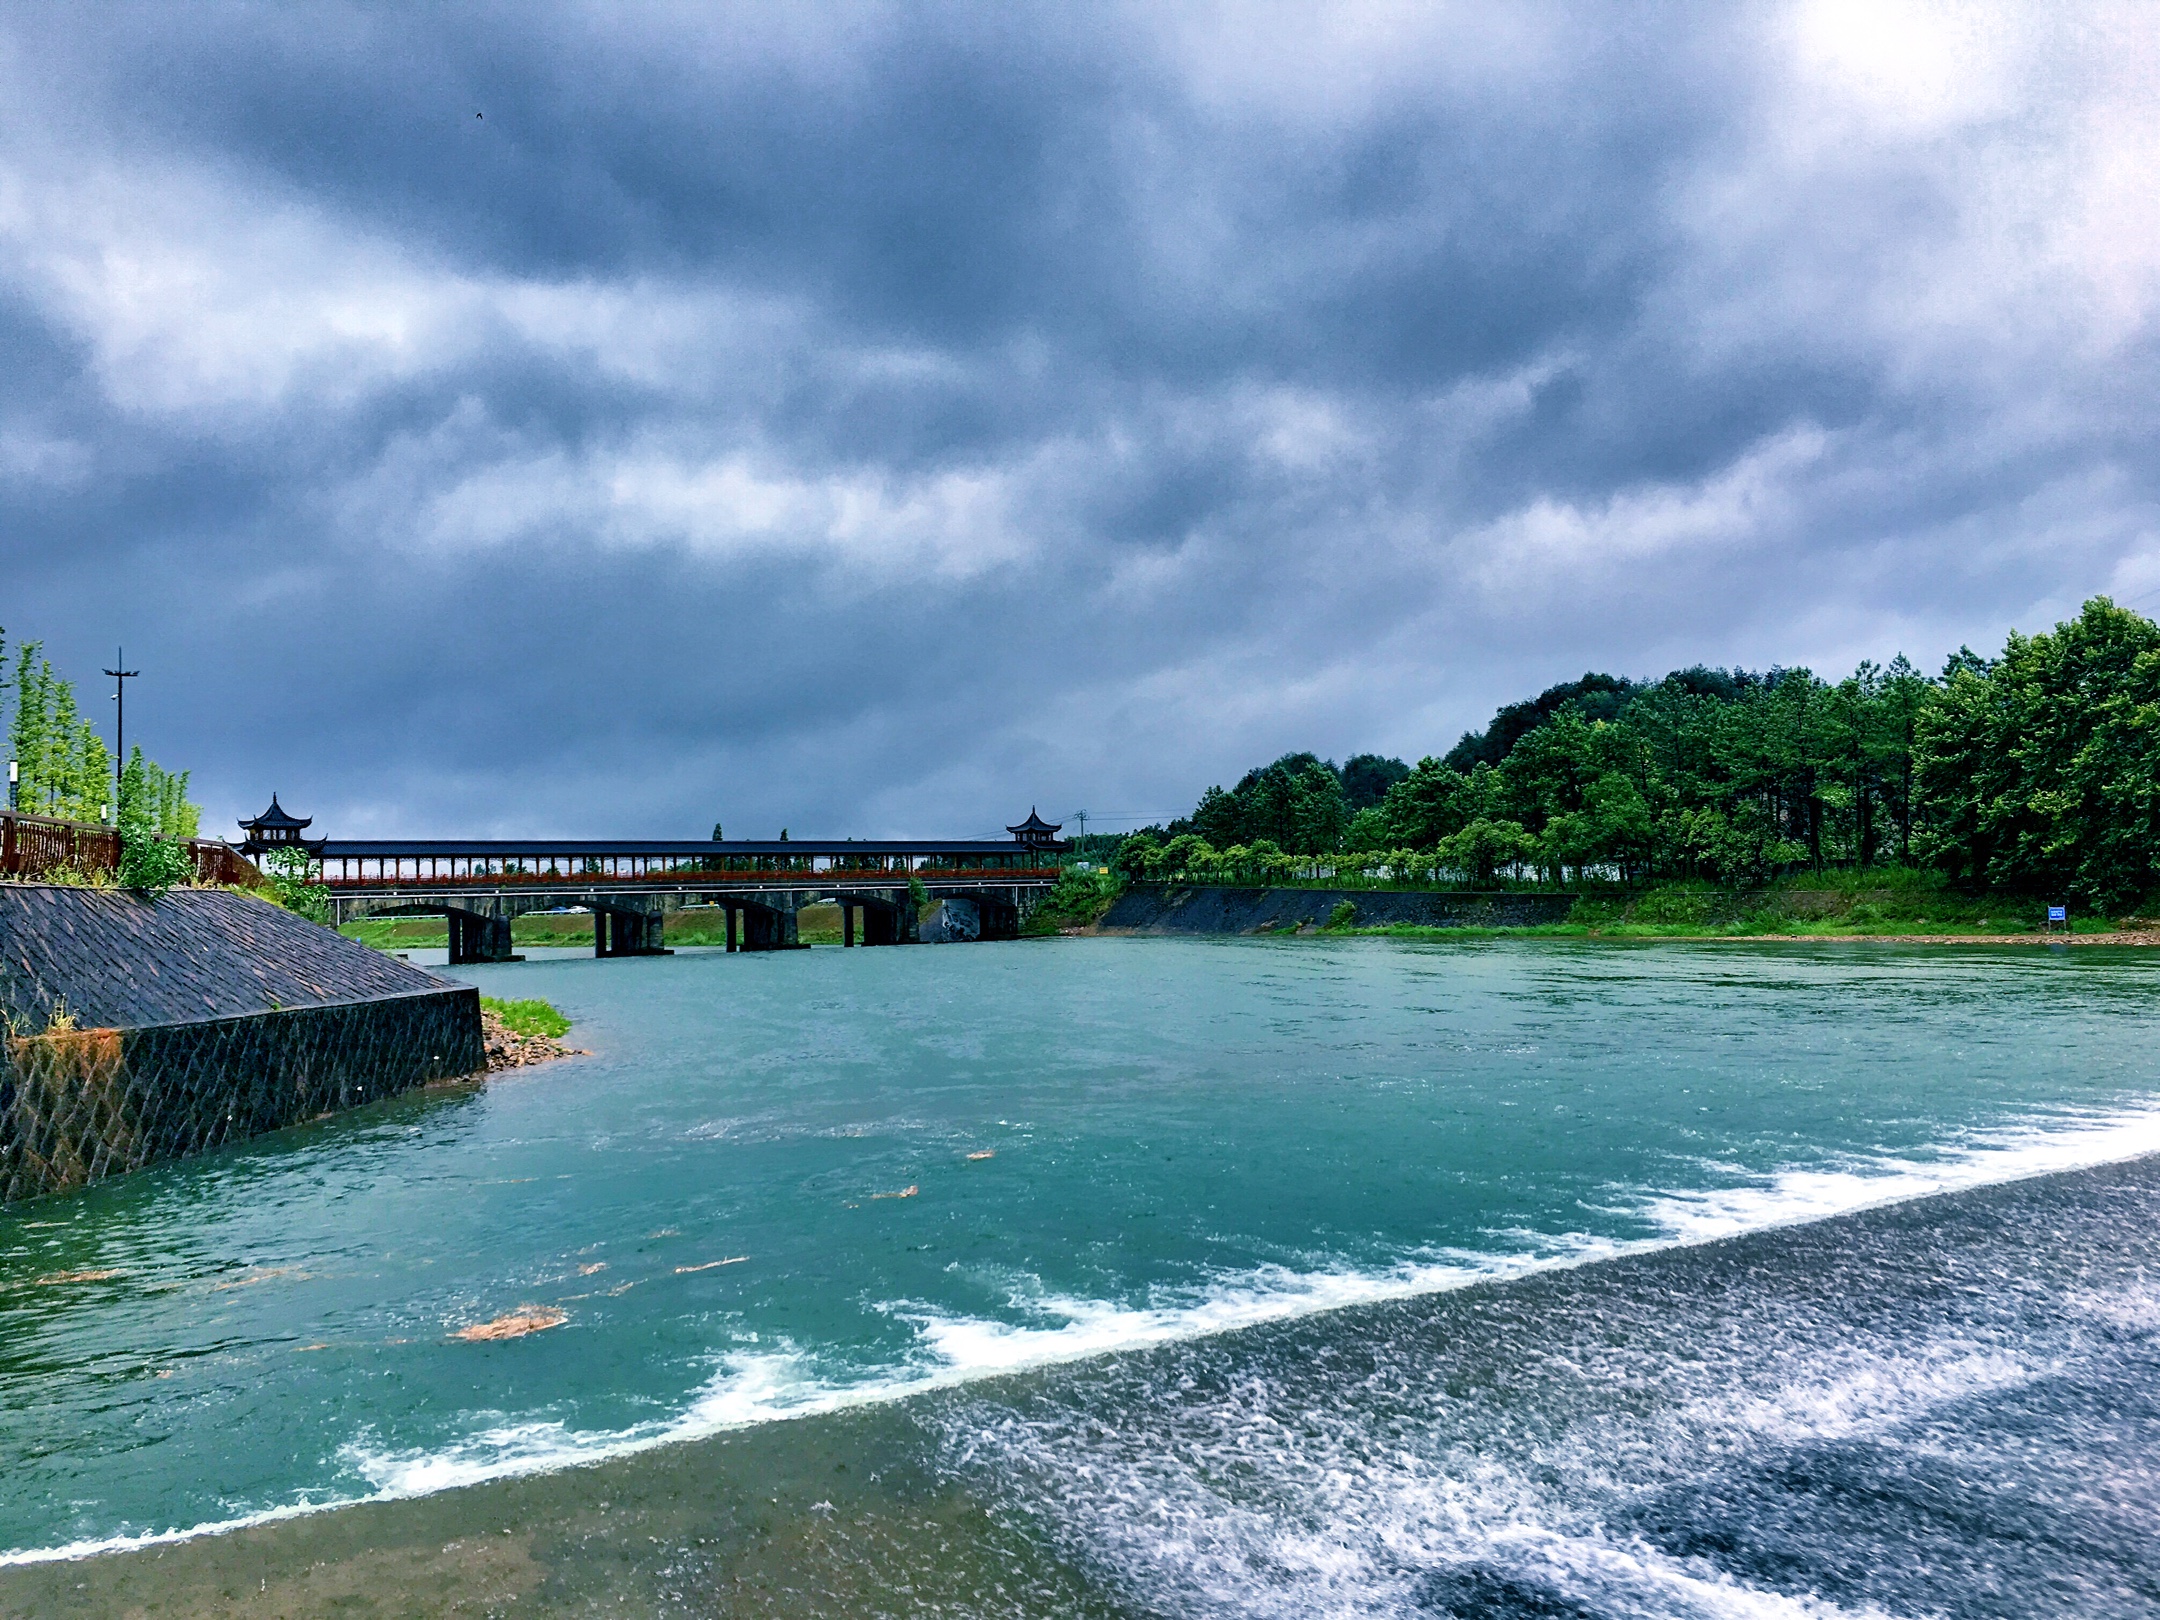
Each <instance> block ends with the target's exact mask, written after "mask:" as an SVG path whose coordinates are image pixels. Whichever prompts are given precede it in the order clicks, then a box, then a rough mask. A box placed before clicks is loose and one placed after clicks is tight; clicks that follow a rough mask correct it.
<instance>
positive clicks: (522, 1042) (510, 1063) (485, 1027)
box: [480, 1007, 591, 1074]
mask: <svg viewBox="0 0 2160 1620" xmlns="http://www.w3.org/2000/svg"><path fill="white" fill-rule="evenodd" d="M480 1040H481V1045H482V1046H483V1047H484V1048H485V1049H486V1051H487V1070H488V1073H490V1074H494V1073H496V1072H498V1071H500V1070H503V1069H524V1068H530V1067H531V1066H532V1065H533V1064H535V1063H552V1062H554V1061H555V1060H556V1059H557V1058H565V1057H589V1056H590V1055H591V1054H590V1053H587V1052H580V1051H579V1050H578V1049H577V1048H576V1047H574V1046H565V1045H563V1043H562V1042H561V1041H558V1040H556V1039H555V1037H554V1036H552V1035H520V1034H519V1033H518V1032H517V1031H516V1030H514V1029H512V1028H511V1027H510V1026H509V1025H508V1024H506V1023H504V1022H503V1019H502V1014H500V1013H498V1012H496V1011H494V1010H493V1009H492V1008H488V1007H482V1008H481V1009H480Z"/></svg>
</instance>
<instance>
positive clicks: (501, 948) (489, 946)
mask: <svg viewBox="0 0 2160 1620" xmlns="http://www.w3.org/2000/svg"><path fill="white" fill-rule="evenodd" d="M443 917H444V920H445V921H447V922H448V923H449V924H450V965H451V966H452V967H467V966H470V965H473V964H475V963H479V962H522V961H524V960H525V958H524V957H522V956H518V955H516V954H514V953H513V952H512V951H511V949H510V919H509V918H508V917H498V916H493V915H490V914H489V913H486V912H479V911H461V910H459V909H458V908H457V907H455V906H452V907H449V908H447V909H446V910H445V911H444V913H443Z"/></svg>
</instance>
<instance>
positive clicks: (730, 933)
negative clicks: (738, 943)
mask: <svg viewBox="0 0 2160 1620" xmlns="http://www.w3.org/2000/svg"><path fill="white" fill-rule="evenodd" d="M720 903H721V905H722V906H723V907H725V908H726V911H727V948H728V949H729V950H731V951H732V950H734V949H735V908H734V907H733V906H731V905H728V903H727V902H726V901H725V900H723V901H721V902H720Z"/></svg>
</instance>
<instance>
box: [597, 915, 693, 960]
mask: <svg viewBox="0 0 2160 1620" xmlns="http://www.w3.org/2000/svg"><path fill="white" fill-rule="evenodd" d="M666 938H667V916H666V913H665V912H662V911H632V910H629V909H628V908H623V909H617V908H614V907H601V906H594V907H593V955H595V956H673V955H674V954H675V953H674V952H673V951H671V950H669V949H668V948H667V946H666V945H665V944H664V943H663V941H664V940H665V939H666Z"/></svg>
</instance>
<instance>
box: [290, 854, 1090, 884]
mask: <svg viewBox="0 0 2160 1620" xmlns="http://www.w3.org/2000/svg"><path fill="white" fill-rule="evenodd" d="M371 858H372V857H371ZM406 858H407V859H408V860H410V859H411V857H410V856H408V857H406ZM1057 875H1058V869H1057V868H1056V867H1054V866H982V867H952V866H925V867H917V868H916V869H915V870H914V871H913V872H903V871H897V870H884V871H880V870H875V869H871V868H864V867H857V866H841V867H831V868H823V869H812V868H808V867H796V868H782V869H779V870H750V869H742V868H719V869H714V868H707V867H693V866H682V867H669V868H655V869H653V870H650V871H645V872H582V871H563V870H561V869H560V868H558V869H556V870H553V871H540V872H528V871H504V872H489V871H478V872H464V873H460V874H457V875H455V876H452V875H447V874H444V873H419V874H415V875H408V876H400V875H398V874H396V873H383V872H376V873H364V874H350V873H339V872H336V871H332V870H329V869H328V868H326V869H325V871H324V873H323V877H322V882H323V884H324V885H325V886H326V887H328V888H329V889H331V890H332V891H338V892H342V891H346V890H353V889H442V890H450V889H470V888H472V887H473V886H474V885H475V884H486V885H489V886H490V887H502V886H523V887H527V888H556V889H588V888H593V889H605V888H647V889H649V888H653V887H655V886H660V887H670V888H679V889H724V888H730V887H735V886H738V885H740V886H745V887H762V888H787V887H795V888H808V887H811V886H814V885H817V884H820V883H879V882H883V883H887V884H889V885H890V886H892V887H899V886H901V885H904V884H905V883H906V882H907V880H908V879H909V878H910V877H916V878H920V879H921V880H922V881H923V882H924V883H926V884H934V885H945V884H952V883H992V884H995V883H1032V882H1043V881H1054V880H1055V879H1056V877H1057Z"/></svg>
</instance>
